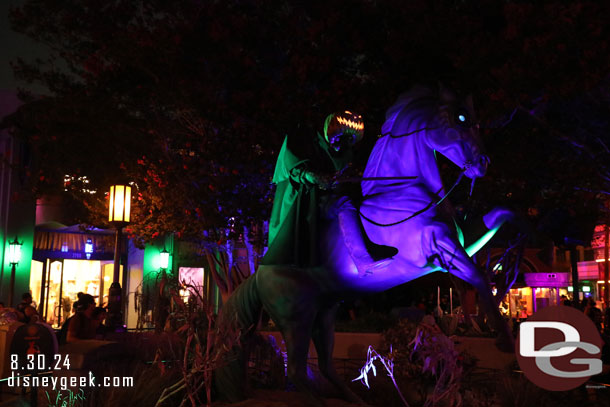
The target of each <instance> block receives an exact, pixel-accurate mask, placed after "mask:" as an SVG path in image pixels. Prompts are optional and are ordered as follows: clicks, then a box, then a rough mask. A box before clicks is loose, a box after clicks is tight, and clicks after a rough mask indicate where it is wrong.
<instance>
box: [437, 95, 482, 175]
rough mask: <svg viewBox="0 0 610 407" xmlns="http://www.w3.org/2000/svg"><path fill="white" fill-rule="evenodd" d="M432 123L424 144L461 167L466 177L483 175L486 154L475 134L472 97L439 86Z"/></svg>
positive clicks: (477, 134)
mask: <svg viewBox="0 0 610 407" xmlns="http://www.w3.org/2000/svg"><path fill="white" fill-rule="evenodd" d="M434 121H435V125H434V126H432V128H431V129H430V131H428V132H427V144H428V145H429V146H430V148H432V149H434V150H435V151H437V152H439V153H441V154H442V155H444V156H445V157H447V158H448V159H450V160H451V161H452V162H453V163H454V164H456V165H457V166H459V167H460V168H462V170H463V171H464V174H465V175H466V176H467V177H468V178H478V177H482V176H484V175H485V172H486V171H487V166H488V165H489V157H488V156H487V155H486V154H485V152H484V149H483V144H482V143H481V139H480V137H479V125H478V122H477V119H476V115H475V112H474V108H473V104H472V97H471V96H468V97H466V98H465V99H460V98H458V97H457V96H456V95H455V94H453V93H452V92H450V91H448V90H447V89H445V88H443V87H440V90H439V105H438V114H437V116H436V118H435V119H434Z"/></svg>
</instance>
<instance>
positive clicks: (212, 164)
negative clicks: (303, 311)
mask: <svg viewBox="0 0 610 407" xmlns="http://www.w3.org/2000/svg"><path fill="white" fill-rule="evenodd" d="M609 8H610V5H609V4H607V3H606V2H592V1H591V2H587V1H576V2H565V1H558V0H555V1H548V0H547V1H540V2H536V3H535V4H530V2H519V1H517V2H513V1H492V0H483V1H477V2H457V1H449V0H437V1H431V2H429V1H411V2H404V1H399V0H388V1H372V0H366V1H365V0H363V1H355V2H345V1H338V0H327V1H325V2H317V1H314V2H307V4H303V5H298V4H295V3H294V2H291V1H288V0H274V1H268V2H257V1H237V0H226V1H201V0H185V1H178V2H165V1H161V0H152V1H143V0H117V1H113V2H99V1H92V0H85V1H83V0H61V1H60V0H27V1H25V4H24V5H23V6H21V7H17V8H14V9H12V11H11V21H12V24H13V28H14V30H16V31H18V32H21V33H24V34H25V35H28V36H29V37H31V38H33V39H35V40H37V41H39V42H42V43H44V44H46V45H47V46H48V47H49V48H50V58H49V59H48V60H47V61H27V60H26V59H21V60H18V61H14V68H15V71H16V73H17V74H18V75H19V77H20V78H21V79H23V81H24V83H28V82H29V83H32V82H40V83H42V84H44V85H46V87H47V88H48V89H49V94H48V95H46V96H44V97H42V96H36V95H28V94H27V93H26V92H24V93H23V97H24V99H25V100H26V101H27V103H26V104H24V105H23V106H22V108H21V109H20V110H19V111H18V112H17V113H16V114H15V115H13V116H12V117H11V118H9V119H8V120H7V121H6V123H8V124H5V125H10V126H12V128H13V129H14V131H15V134H17V135H19V136H21V137H23V138H25V139H27V141H28V142H29V143H30V145H31V146H32V149H33V153H34V156H35V157H36V159H35V161H34V162H33V164H31V165H30V166H29V167H28V168H27V173H28V175H29V176H30V182H31V187H32V190H33V191H34V192H36V193H38V194H42V193H48V192H52V191H62V190H64V189H67V190H68V192H70V193H71V194H72V195H73V196H74V197H75V198H76V199H77V201H78V202H81V203H82V204H83V205H84V207H85V208H87V209H88V210H87V211H83V212H82V216H79V217H78V219H75V220H76V221H80V222H87V223H94V224H98V225H102V224H103V216H102V214H103V213H104V212H105V210H104V209H103V207H104V199H105V195H104V192H105V191H107V189H108V186H109V185H110V184H112V183H115V182H116V181H117V180H126V181H131V182H134V185H135V186H136V187H137V191H136V194H135V196H136V201H134V211H135V213H134V219H133V220H134V221H133V223H132V225H131V229H132V231H133V234H134V235H137V236H139V237H140V238H142V239H144V240H148V239H152V238H154V237H156V236H157V235H158V234H163V233H177V234H178V235H180V236H183V237H185V238H187V237H190V238H195V239H196V238H201V231H202V230H206V229H208V228H210V227H215V226H224V225H226V223H227V221H228V219H230V218H235V220H236V221H237V222H241V223H244V224H248V223H251V222H253V221H258V220H261V219H266V218H267V217H268V213H269V209H270V202H271V197H272V193H273V190H272V187H271V184H270V180H271V175H272V171H273V165H274V161H275V158H276V154H277V151H278V150H279V147H280V146H281V141H282V138H283V136H284V134H285V133H287V132H291V131H295V129H296V128H297V127H298V126H306V127H309V128H312V129H319V128H320V127H321V126H322V123H323V119H324V117H325V116H326V114H328V113H330V112H332V111H336V110H339V109H344V108H349V109H353V110H355V111H357V112H359V113H362V114H363V115H364V118H365V122H366V126H365V127H366V128H365V130H366V133H367V135H366V138H367V139H368V146H367V147H368V148H370V146H371V145H372V143H373V142H374V140H375V136H376V134H377V132H378V131H379V130H378V129H379V128H380V125H381V123H382V122H383V119H384V111H385V109H386V108H387V107H388V106H390V105H391V104H392V103H393V101H394V100H395V98H396V97H397V96H398V94H400V93H401V92H402V91H405V90H407V89H408V88H409V87H410V86H412V85H413V84H415V83H421V82H423V83H436V82H437V81H442V82H443V83H445V84H447V85H449V86H452V87H454V88H456V89H458V90H462V91H468V92H471V93H473V95H474V96H475V101H476V102H477V107H478V109H479V115H480V119H481V123H482V127H483V133H484V137H485V144H486V145H487V147H488V149H489V152H490V155H491V158H492V166H491V168H490V173H489V176H487V177H485V178H484V179H483V180H482V181H481V182H479V183H478V186H477V188H476V189H475V193H474V195H473V197H472V198H470V203H469V204H466V203H465V205H470V206H471V207H472V208H475V209H473V210H477V211H479V210H484V209H485V208H486V207H489V206H490V205H497V204H504V205H506V204H508V205H510V206H513V207H514V208H516V209H517V210H520V211H522V212H523V213H524V214H527V215H528V216H530V218H531V219H532V220H535V221H537V222H538V223H540V224H544V219H548V216H549V215H550V214H552V213H554V212H553V211H556V210H557V208H559V207H567V208H569V209H570V211H572V212H573V214H575V216H577V215H578V214H587V213H591V211H592V208H593V210H594V211H596V210H597V202H598V200H600V199H601V198H602V197H603V196H604V194H606V192H603V191H608V188H609V185H608V181H610V167H609V166H610V164H609V163H610V160H608V158H609V154H610V151H609V150H608V147H607V146H608V145H609V143H610V140H608V138H609V136H608V131H607V130H608V124H609V123H608V119H607V118H608V117H610V116H609V115H608V114H609V113H610V112H609V111H608V110H609V108H610V104H609V102H610V82H609V81H608V74H609V67H610V52H608V45H609V44H610V42H609V40H610V33H609V30H608V28H607V21H608V19H609V17H610V13H609V11H610V10H609ZM365 149H366V148H365ZM364 156H366V154H364ZM65 175H69V176H70V177H69V178H68V181H67V183H66V181H65V180H64V177H65ZM83 176H86V177H87V178H86V179H87V181H88V184H87V188H84V185H83V178H82V177H83ZM79 177H81V179H80V181H79ZM83 189H88V190H89V191H91V190H95V191H97V192H96V193H90V192H83ZM466 189H469V188H465V187H464V191H465V190H466ZM464 191H462V192H463V195H464V196H463V198H462V199H463V200H464V201H465V200H466V197H465V195H466V194H465V192H464ZM78 213H79V212H75V214H78Z"/></svg>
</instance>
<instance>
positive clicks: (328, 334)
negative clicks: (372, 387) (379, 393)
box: [312, 303, 365, 405]
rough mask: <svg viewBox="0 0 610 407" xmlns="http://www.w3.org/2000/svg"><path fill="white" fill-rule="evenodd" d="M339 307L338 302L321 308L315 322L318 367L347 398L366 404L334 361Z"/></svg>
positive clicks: (314, 337) (314, 334)
mask: <svg viewBox="0 0 610 407" xmlns="http://www.w3.org/2000/svg"><path fill="white" fill-rule="evenodd" d="M337 308H339V304H338V303H336V304H333V305H331V306H330V307H328V308H323V309H321V310H320V311H319V312H318V315H317V316H316V320H315V322H314V326H313V335H312V339H313V343H314V345H315V347H316V352H317V353H318V367H319V368H320V373H322V375H323V376H324V377H326V379H327V380H328V381H329V382H331V383H332V384H333V385H335V386H336V387H337V388H338V389H339V390H340V391H341V393H342V394H343V397H344V398H345V399H346V400H348V401H351V402H353V403H359V404H363V405H364V404H365V403H364V401H362V400H361V399H360V397H358V396H357V395H356V393H354V392H353V391H352V390H351V389H350V388H349V387H348V386H347V385H346V384H345V382H344V381H343V380H342V379H341V378H340V377H339V375H338V374H337V371H336V370H335V366H334V363H333V348H334V346H335V317H336V314H337Z"/></svg>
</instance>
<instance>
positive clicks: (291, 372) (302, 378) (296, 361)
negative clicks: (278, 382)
mask: <svg viewBox="0 0 610 407" xmlns="http://www.w3.org/2000/svg"><path fill="white" fill-rule="evenodd" d="M300 318H301V319H300V320H299V321H290V322H286V323H283V324H282V325H281V326H280V328H281V330H282V334H283V336H284V342H285V343H286V353H287V356H288V366H287V371H288V378H289V379H290V381H291V382H292V384H294V386H295V387H296V389H297V390H298V391H300V392H301V394H303V395H304V396H305V398H306V402H307V406H325V403H324V400H322V399H321V398H320V397H319V396H318V395H317V394H315V393H314V386H313V384H312V383H311V381H310V379H309V378H308V377H307V354H308V351H309V342H310V340H311V330H312V326H313V322H314V318H315V314H313V313H311V314H310V315H300Z"/></svg>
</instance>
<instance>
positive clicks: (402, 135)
mask: <svg viewBox="0 0 610 407" xmlns="http://www.w3.org/2000/svg"><path fill="white" fill-rule="evenodd" d="M436 129H438V127H422V128H421V129H417V130H413V131H410V132H408V133H405V134H399V135H398V136H395V135H393V134H392V132H391V131H388V132H387V133H383V134H380V135H378V136H377V138H382V137H385V136H390V137H391V138H401V137H407V136H412V135H413V134H416V133H419V132H420V131H428V130H436Z"/></svg>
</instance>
